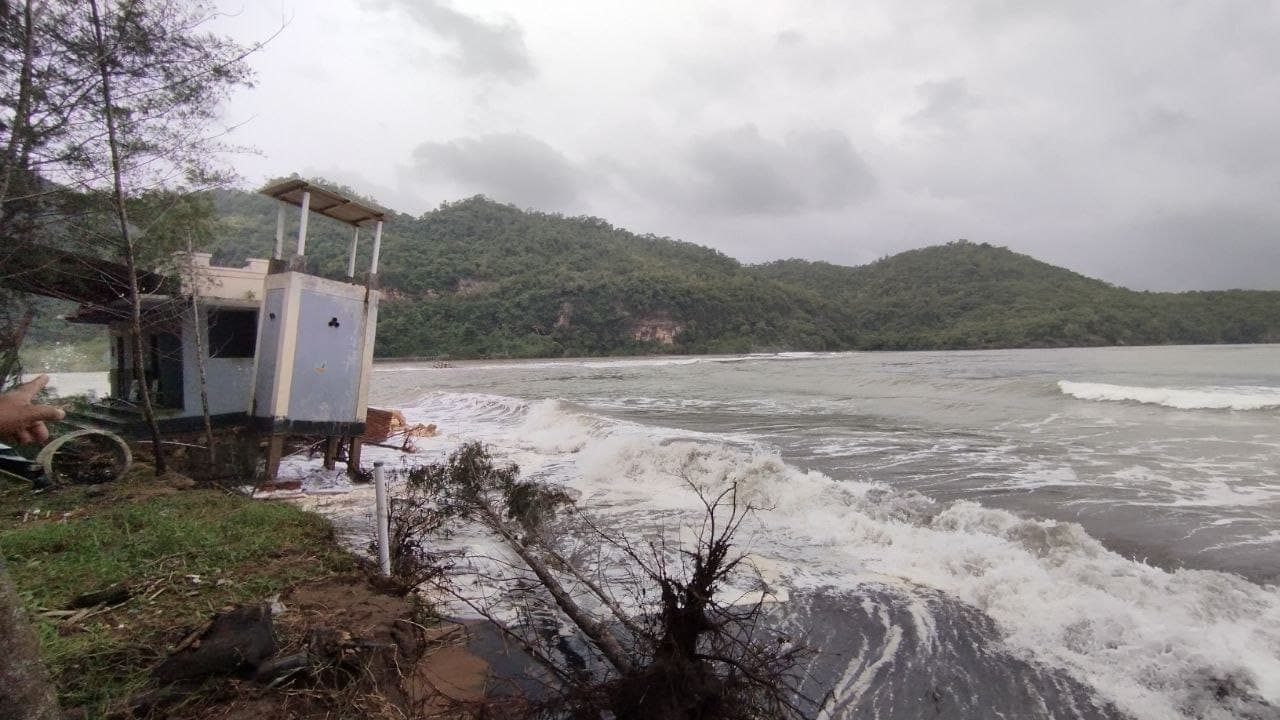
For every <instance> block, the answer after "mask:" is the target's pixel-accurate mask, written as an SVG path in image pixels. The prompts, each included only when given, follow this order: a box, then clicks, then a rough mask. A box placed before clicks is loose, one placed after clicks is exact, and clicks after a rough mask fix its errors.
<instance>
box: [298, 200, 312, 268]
mask: <svg viewBox="0 0 1280 720" xmlns="http://www.w3.org/2000/svg"><path fill="white" fill-rule="evenodd" d="M310 214H311V191H310V190H307V191H304V192H303V193H302V218H301V219H300V220H298V255H300V256H301V255H306V254H307V216H308V215H310Z"/></svg>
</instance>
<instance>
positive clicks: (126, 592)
mask: <svg viewBox="0 0 1280 720" xmlns="http://www.w3.org/2000/svg"><path fill="white" fill-rule="evenodd" d="M132 596H133V592H132V591H131V590H130V589H129V586H128V585H126V584H124V583H116V584H115V585H110V586H108V587H105V588H102V589H101V590H94V591H93V592H87V593H84V594H83V595H77V596H75V597H74V598H72V600H71V602H69V603H67V609H68V610H77V609H79V608H91V607H96V606H98V605H117V604H119V603H122V602H124V601H125V600H128V599H129V598H130V597H132Z"/></svg>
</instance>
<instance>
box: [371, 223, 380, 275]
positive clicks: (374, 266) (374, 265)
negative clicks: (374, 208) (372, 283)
mask: <svg viewBox="0 0 1280 720" xmlns="http://www.w3.org/2000/svg"><path fill="white" fill-rule="evenodd" d="M381 252H382V221H381V220H379V221H378V224H377V225H375V226H374V228H373V262H371V263H369V275H370V276H373V275H377V274H378V254H379V253H381Z"/></svg>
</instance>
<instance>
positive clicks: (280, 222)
mask: <svg viewBox="0 0 1280 720" xmlns="http://www.w3.org/2000/svg"><path fill="white" fill-rule="evenodd" d="M283 254H284V201H282V200H277V201H276V249H275V251H274V252H272V254H271V257H272V258H273V259H275V260H279V259H280V257H281V256H282V255H283Z"/></svg>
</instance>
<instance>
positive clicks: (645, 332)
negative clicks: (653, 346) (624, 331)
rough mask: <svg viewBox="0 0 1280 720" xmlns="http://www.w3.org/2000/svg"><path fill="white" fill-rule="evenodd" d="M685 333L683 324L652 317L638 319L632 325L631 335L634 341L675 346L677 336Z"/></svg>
mask: <svg viewBox="0 0 1280 720" xmlns="http://www.w3.org/2000/svg"><path fill="white" fill-rule="evenodd" d="M683 331H684V323H682V322H679V321H676V320H672V319H671V318H669V317H658V316H650V317H642V318H638V319H636V320H635V321H634V322H633V323H632V324H631V330H630V335H631V338H632V339H633V340H640V341H642V342H658V343H662V344H663V345H675V344H676V336H677V335H679V334H680V333H681V332H683Z"/></svg>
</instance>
